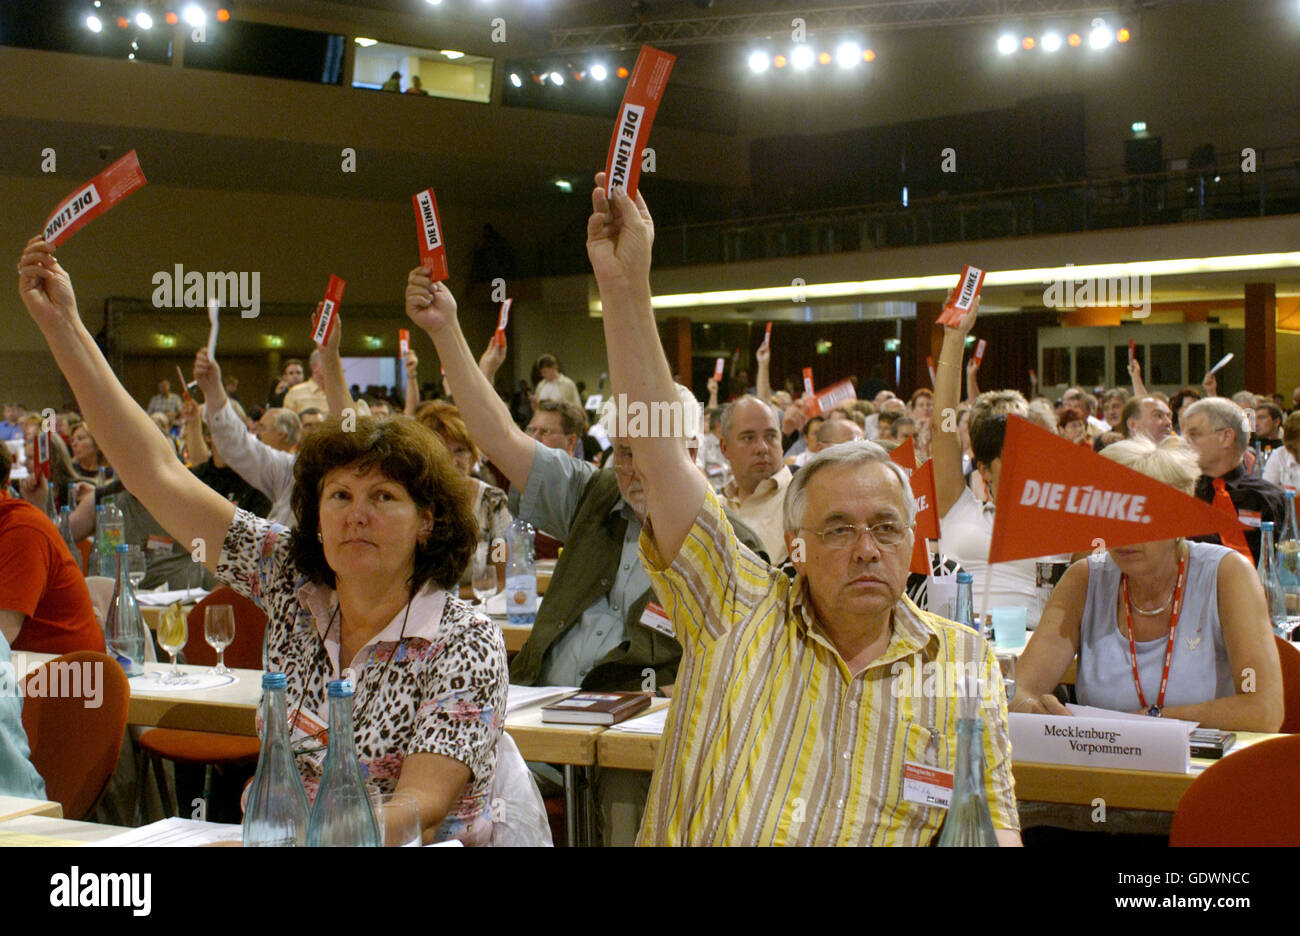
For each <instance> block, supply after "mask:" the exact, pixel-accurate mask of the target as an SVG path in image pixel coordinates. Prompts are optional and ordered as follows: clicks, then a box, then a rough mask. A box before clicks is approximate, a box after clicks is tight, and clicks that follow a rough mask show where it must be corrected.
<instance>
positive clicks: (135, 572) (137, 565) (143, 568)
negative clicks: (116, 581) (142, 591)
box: [126, 546, 148, 589]
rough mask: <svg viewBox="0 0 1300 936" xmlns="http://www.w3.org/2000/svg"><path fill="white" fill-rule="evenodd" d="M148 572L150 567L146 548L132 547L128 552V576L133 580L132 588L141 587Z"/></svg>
mask: <svg viewBox="0 0 1300 936" xmlns="http://www.w3.org/2000/svg"><path fill="white" fill-rule="evenodd" d="M146 572H148V567H147V561H146V557H145V553H144V549H142V548H141V547H139V546H132V547H130V549H128V550H127V554H126V576H127V578H128V579H130V580H131V587H132V588H134V589H139V588H140V583H141V582H143V581H144V577H145V573H146Z"/></svg>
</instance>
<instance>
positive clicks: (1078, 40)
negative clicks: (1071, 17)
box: [1066, 33, 1083, 49]
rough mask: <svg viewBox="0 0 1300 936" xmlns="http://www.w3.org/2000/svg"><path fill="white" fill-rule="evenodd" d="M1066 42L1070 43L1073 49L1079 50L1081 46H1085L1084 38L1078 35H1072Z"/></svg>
mask: <svg viewBox="0 0 1300 936" xmlns="http://www.w3.org/2000/svg"><path fill="white" fill-rule="evenodd" d="M1066 41H1067V42H1069V43H1070V48H1072V49H1077V48H1078V47H1079V46H1081V45H1083V37H1082V36H1080V35H1079V34H1078V33H1070V38H1069V39H1067V40H1066Z"/></svg>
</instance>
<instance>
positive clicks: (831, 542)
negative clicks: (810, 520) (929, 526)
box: [813, 520, 907, 549]
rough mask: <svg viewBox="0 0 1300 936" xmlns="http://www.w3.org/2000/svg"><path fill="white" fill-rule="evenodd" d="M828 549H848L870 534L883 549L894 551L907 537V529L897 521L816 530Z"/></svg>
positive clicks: (851, 524) (845, 525) (842, 525)
mask: <svg viewBox="0 0 1300 936" xmlns="http://www.w3.org/2000/svg"><path fill="white" fill-rule="evenodd" d="M813 532H814V533H815V534H817V537H818V538H819V539H820V540H821V541H822V545H823V546H825V547H826V548H827V549H848V548H849V547H850V546H852V545H853V544H854V543H856V542H857V541H858V540H859V539H861V538H862V534H863V533H864V532H867V533H870V534H871V538H872V539H873V540H875V542H876V545H877V546H879V547H880V548H881V549H893V548H894V547H895V546H897V545H898V544H899V543H901V542H903V539H904V538H905V537H906V536H907V527H905V526H903V524H901V523H899V522H897V521H895V520H881V521H880V522H879V523H840V524H837V525H835V526H833V527H830V528H829V529H825V530H814V531H813Z"/></svg>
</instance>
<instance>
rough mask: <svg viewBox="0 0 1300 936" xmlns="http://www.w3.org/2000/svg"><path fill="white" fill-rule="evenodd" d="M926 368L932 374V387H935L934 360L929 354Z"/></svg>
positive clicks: (926, 357) (926, 358) (926, 359)
mask: <svg viewBox="0 0 1300 936" xmlns="http://www.w3.org/2000/svg"><path fill="white" fill-rule="evenodd" d="M925 367H926V369H927V370H928V371H929V372H930V386H932V387H933V386H934V358H933V357H932V356H931V355H929V354H927V355H926V356H925Z"/></svg>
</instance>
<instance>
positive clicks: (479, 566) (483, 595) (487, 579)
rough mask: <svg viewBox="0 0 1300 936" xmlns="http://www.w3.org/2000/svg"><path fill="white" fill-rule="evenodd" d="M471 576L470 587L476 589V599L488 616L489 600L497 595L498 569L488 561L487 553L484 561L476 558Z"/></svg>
mask: <svg viewBox="0 0 1300 936" xmlns="http://www.w3.org/2000/svg"><path fill="white" fill-rule="evenodd" d="M471 576H472V577H471V578H470V587H471V588H473V589H474V598H475V599H476V600H477V602H478V604H480V605H482V606H483V613H484V614H486V613H487V600H488V599H489V598H491V597H492V596H493V595H495V594H496V593H497V567H496V566H494V565H493V564H492V563H491V562H489V561H488V560H487V555H486V553H485V554H484V555H483V558H482V561H480V560H479V558H478V557H477V556H475V558H474V568H473V571H472V572H471Z"/></svg>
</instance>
